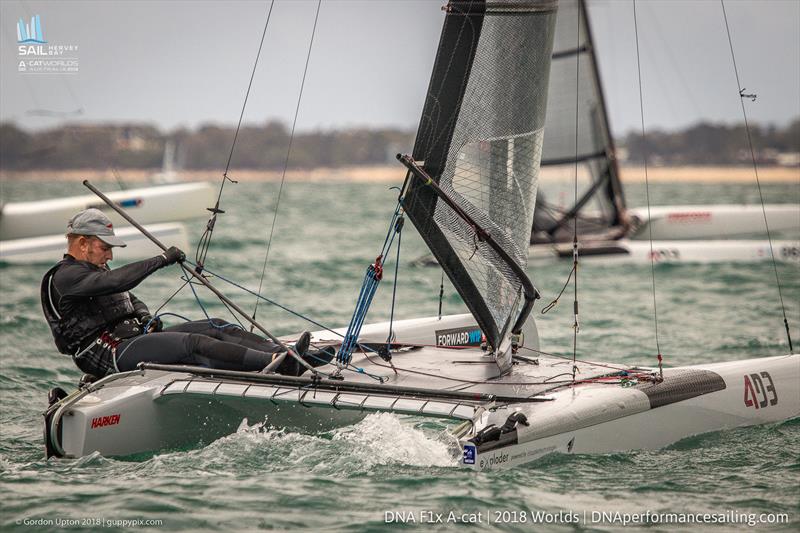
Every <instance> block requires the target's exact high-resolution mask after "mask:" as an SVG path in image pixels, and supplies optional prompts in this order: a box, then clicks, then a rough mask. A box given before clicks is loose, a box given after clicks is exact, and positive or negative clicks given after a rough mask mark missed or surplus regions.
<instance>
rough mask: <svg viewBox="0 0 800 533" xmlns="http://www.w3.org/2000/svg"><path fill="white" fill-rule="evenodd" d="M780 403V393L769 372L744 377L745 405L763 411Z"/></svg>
mask: <svg viewBox="0 0 800 533" xmlns="http://www.w3.org/2000/svg"><path fill="white" fill-rule="evenodd" d="M777 403H778V391H776V390H775V383H774V382H773V381H772V377H771V376H770V375H769V372H761V373H760V374H759V373H758V372H756V373H753V374H750V375H749V376H748V375H745V376H744V404H745V405H746V406H747V407H752V408H754V409H763V408H764V407H767V406H772V405H775V404H777Z"/></svg>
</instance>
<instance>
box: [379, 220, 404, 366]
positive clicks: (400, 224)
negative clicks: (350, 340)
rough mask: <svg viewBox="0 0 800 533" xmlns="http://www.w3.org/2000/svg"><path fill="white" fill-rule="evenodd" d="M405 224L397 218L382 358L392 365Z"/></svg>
mask: <svg viewBox="0 0 800 533" xmlns="http://www.w3.org/2000/svg"><path fill="white" fill-rule="evenodd" d="M404 223H405V218H404V217H403V216H400V217H398V218H397V220H396V221H395V225H394V230H395V232H396V233H397V255H396V256H395V261H394V281H393V283H392V307H391V310H390V312H389V335H388V336H387V337H386V356H385V357H384V356H383V354H381V357H383V358H384V359H386V360H387V361H389V363H390V364H391V362H392V340H393V337H394V329H393V328H394V306H395V302H396V300H397V279H398V275H399V272H400V245H401V243H402V239H403V234H402V233H401V232H402V231H403V224H404ZM392 366H394V365H392ZM395 373H396V371H395Z"/></svg>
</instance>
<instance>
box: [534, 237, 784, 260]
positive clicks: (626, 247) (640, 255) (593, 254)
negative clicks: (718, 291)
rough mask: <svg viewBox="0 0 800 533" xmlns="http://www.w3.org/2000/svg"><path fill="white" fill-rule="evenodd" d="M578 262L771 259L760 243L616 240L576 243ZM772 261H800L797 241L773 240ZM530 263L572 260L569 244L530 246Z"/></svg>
mask: <svg viewBox="0 0 800 533" xmlns="http://www.w3.org/2000/svg"><path fill="white" fill-rule="evenodd" d="M579 246H580V248H579V250H580V260H581V261H593V262H594V261H604V262H610V263H647V264H649V263H650V258H651V256H652V258H653V260H654V261H655V262H657V263H718V262H759V261H769V260H771V257H772V255H771V253H770V243H769V241H767V240H766V239H763V240H695V241H683V240H674V241H664V240H654V241H653V245H652V251H651V247H650V242H648V241H641V240H633V239H619V240H615V241H601V242H590V241H587V242H584V243H579ZM772 250H774V252H775V258H776V259H777V260H778V261H782V262H800V241H796V240H773V241H772ZM530 259H531V260H532V261H552V260H554V259H570V260H571V259H572V245H571V244H570V243H560V244H555V245H553V244H537V245H534V246H531V251H530Z"/></svg>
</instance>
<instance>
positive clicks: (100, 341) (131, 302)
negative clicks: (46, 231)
mask: <svg viewBox="0 0 800 533" xmlns="http://www.w3.org/2000/svg"><path fill="white" fill-rule="evenodd" d="M72 265H74V266H76V267H77V266H79V265H82V266H84V267H86V266H88V268H92V269H97V270H98V271H102V268H101V267H98V266H96V265H92V264H91V263H87V262H84V261H78V260H77V259H75V258H74V257H72V256H70V255H66V256H64V259H62V260H61V261H59V262H58V263H57V264H56V265H55V266H54V267H53V268H51V269H50V270H48V271H47V273H46V274H45V275H44V278H43V279H42V285H41V300H42V310H43V311H44V316H45V319H46V320H47V324H48V325H49V326H50V331H51V332H52V333H53V339H54V340H55V344H56V347H57V348H58V351H59V352H61V353H62V354H64V355H69V356H71V357H72V360H73V361H74V362H75V364H76V365H77V366H78V368H80V369H81V370H82V371H83V372H85V373H87V374H92V375H94V376H97V377H103V376H105V375H107V374H111V373H114V372H117V371H118V369H117V368H116V361H115V355H116V347H117V346H118V345H119V344H120V342H122V341H123V340H125V339H129V338H132V337H135V336H137V335H140V334H141V333H142V331H143V324H141V323H140V320H139V319H141V318H142V317H144V316H147V315H149V311H148V310H147V307H146V306H145V305H144V304H143V303H142V302H140V301H139V300H137V299H136V297H135V296H133V295H131V294H130V293H129V292H128V291H121V292H116V293H113V294H108V295H102V296H86V297H81V298H76V299H74V300H73V301H74V306H73V308H72V309H70V310H69V311H68V312H65V310H64V308H63V307H62V305H61V304H62V301H63V297H64V296H63V295H62V294H61V292H60V291H59V290H58V288H57V287H56V286H55V284H54V283H53V278H54V276H55V275H56V272H57V271H58V270H59V269H60V268H62V267H67V266H72ZM130 266H132V265H130ZM137 266H140V268H137V269H135V270H134V271H133V272H131V274H132V275H131V279H130V280H129V281H130V282H131V284H132V285H136V284H137V283H138V282H139V281H141V280H143V279H144V278H145V277H147V276H148V275H149V274H151V273H152V272H154V271H156V270H158V269H159V268H160V267H162V266H164V261H163V259H162V258H161V257H160V256H156V257H154V258H152V259H149V260H145V261H141V262H140V263H139V264H138V265H137Z"/></svg>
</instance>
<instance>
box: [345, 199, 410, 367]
mask: <svg viewBox="0 0 800 533" xmlns="http://www.w3.org/2000/svg"><path fill="white" fill-rule="evenodd" d="M402 208H403V199H402V198H399V199H398V201H397V207H395V210H394V214H393V215H392V221H391V222H390V223H389V229H388V231H387V232H386V238H385V239H384V240H383V247H382V248H381V253H380V255H379V256H378V257H377V258H376V259H375V263H374V264H372V265H370V266H369V267H367V272H366V274H365V275H364V281H363V283H362V284H361V291H360V292H359V294H358V300H356V306H355V309H354V310H353V317H352V318H351V319H350V324H349V325H348V326H347V333H346V334H345V336H344V341H342V346H341V347H340V348H339V352H338V353H337V354H336V362H337V363H338V364H339V365H343V366H347V365H348V364H350V361H351V360H352V358H353V350H354V349H355V347H356V346H357V345H358V338H359V335H360V334H361V327H362V326H363V325H364V320H366V318H367V313H368V312H369V308H370V305H372V299H373V298H374V297H375V292H376V291H377V290H378V284H379V283H380V281H381V279H382V277H383V265H382V264H381V260H382V259H383V258H385V257H387V256H388V254H389V250H390V249H391V247H392V243H394V237H395V235H397V234H399V233H400V231H399V229H398V228H401V227H402V223H399V222H398V219H400V218H401V217H402V215H401V214H400V212H401V210H402ZM392 314H394V311H392ZM390 336H391V332H390Z"/></svg>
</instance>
